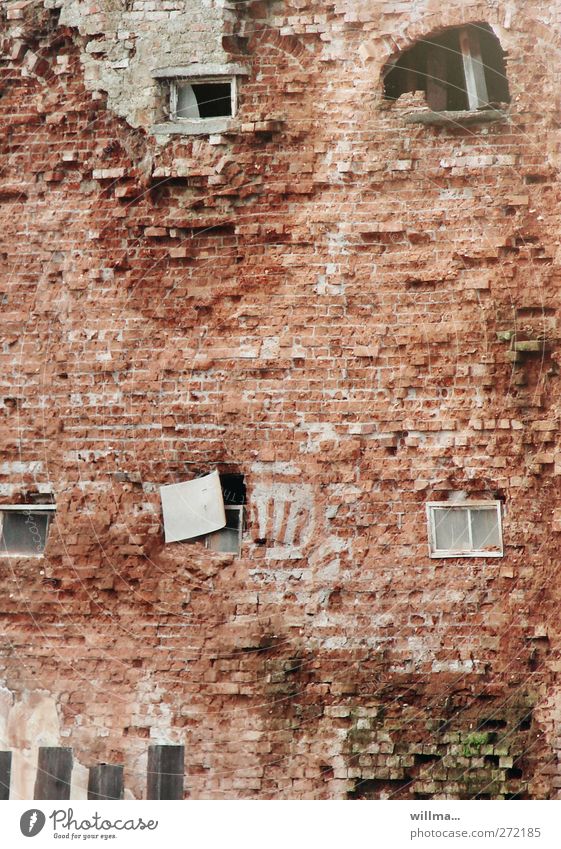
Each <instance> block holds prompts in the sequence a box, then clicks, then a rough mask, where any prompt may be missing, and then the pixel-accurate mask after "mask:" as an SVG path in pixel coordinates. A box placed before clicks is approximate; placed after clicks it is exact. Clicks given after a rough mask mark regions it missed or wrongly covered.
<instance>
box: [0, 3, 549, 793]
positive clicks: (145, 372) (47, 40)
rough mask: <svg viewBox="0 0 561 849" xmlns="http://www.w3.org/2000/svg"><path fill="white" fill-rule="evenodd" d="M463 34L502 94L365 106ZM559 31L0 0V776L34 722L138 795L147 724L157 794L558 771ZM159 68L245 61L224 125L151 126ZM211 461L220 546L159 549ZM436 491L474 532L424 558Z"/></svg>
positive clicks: (375, 785) (526, 12) (303, 789)
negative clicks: (180, 130)
mask: <svg viewBox="0 0 561 849" xmlns="http://www.w3.org/2000/svg"><path fill="white" fill-rule="evenodd" d="M189 22H190V24H191V25H189ZM469 23H475V24H488V25H490V27H491V28H492V30H493V32H494V33H495V34H496V35H497V37H498V38H499V40H500V42H501V45H502V48H503V49H504V51H505V55H506V69H507V75H508V82H509V88H510V94H511V102H510V104H508V107H505V108H501V110H500V111H501V112H502V117H501V118H500V120H493V121H490V122H488V123H482V122H480V123H477V122H476V123H468V122H466V123H465V124H463V123H461V121H460V122H455V123H444V124H437V125H432V124H428V125H427V124H424V123H415V116H416V115H417V116H418V115H419V114H420V113H421V112H424V111H426V104H425V103H424V101H423V98H422V96H420V94H419V92H417V93H416V94H405V95H403V96H402V97H400V98H399V99H398V100H396V101H390V100H387V99H384V86H383V73H384V68H386V67H387V66H388V63H390V62H391V61H392V59H394V58H395V57H396V56H398V55H399V52H400V51H402V50H405V49H407V48H408V47H410V46H411V45H412V44H413V43H414V42H415V41H416V40H418V39H423V38H430V36H431V34H436V33H439V32H442V31H444V30H446V28H449V27H459V26H461V25H464V24H469ZM560 38H561V10H560V9H559V8H556V7H555V6H554V5H553V4H552V5H551V7H550V8H547V9H546V10H545V11H544V7H543V3H539V2H537V0H525V2H524V3H522V2H516V0H508V2H507V1H506V0H505V2H503V0H498V2H467V0H451V2H450V3H447V4H444V5H443V4H441V3H433V2H430V0H426V2H420V0H419V2H414V3H400V2H382V0H379V2H378V0H376V2H368V3H367V2H358V0H335V2H322V3H319V2H317V3H314V2H307V0H286V2H284V0H277V2H267V0H262V1H261V2H260V1H259V0H255V2H251V0H248V2H246V3H241V4H240V3H236V4H232V5H231V6H229V5H228V4H221V3H215V2H209V3H208V4H207V3H204V2H203V0H200V2H195V0H151V2H141V0H135V2H129V0H111V2H110V0H100V2H98V3H96V4H94V3H88V2H83V3H80V2H65V1H64V2H61V0H55V2H53V0H47V2H45V3H44V4H43V3H42V2H39V0H31V2H27V3H25V2H13V3H12V2H8V3H5V4H3V6H2V65H1V81H0V94H1V97H0V144H1V147H2V172H1V177H0V196H1V199H2V207H1V215H2V235H3V239H2V243H3V244H2V248H1V250H2V252H1V253H0V268H1V275H0V292H1V298H2V301H1V302H2V320H1V325H2V351H1V358H2V366H3V368H2V377H1V386H2V391H1V401H2V404H1V410H2V431H1V432H2V440H1V445H0V452H1V456H0V497H1V500H2V503H4V504H14V503H19V502H21V503H24V502H29V501H31V500H33V499H41V498H43V499H48V498H50V497H52V499H53V500H54V502H55V503H56V521H55V523H54V524H53V525H52V527H51V530H50V533H49V538H48V543H47V548H46V550H45V554H44V556H43V557H41V558H33V557H32V558H29V557H25V558H17V557H3V558H0V583H1V589H2V592H1V594H0V604H1V616H2V634H3V636H2V642H1V656H0V661H1V662H0V680H1V682H2V687H3V689H2V690H1V691H0V696H1V698H2V701H1V703H0V704H1V706H2V710H1V711H0V716H1V717H2V724H1V725H0V727H1V728H3V734H2V741H1V747H2V748H11V749H13V750H14V753H15V757H16V759H17V764H16V766H17V768H16V769H15V772H14V781H15V791H16V794H19V795H20V796H25V795H26V794H28V793H29V775H30V769H31V767H30V765H31V764H34V758H35V753H36V748H35V747H36V745H37V744H38V743H42V744H53V745H56V744H60V743H63V744H64V745H70V746H72V747H73V748H74V751H75V753H76V755H77V757H78V760H79V762H80V763H81V764H82V765H83V766H86V765H88V764H90V763H94V762H97V761H99V760H103V761H108V762H113V763H124V764H125V772H126V774H127V776H128V786H130V787H131V789H132V793H133V794H134V795H135V796H136V797H140V796H141V795H142V792H143V784H142V782H143V780H144V779H143V776H144V774H145V752H146V745H147V743H148V742H149V741H153V742H162V743H165V742H169V743H179V742H181V743H185V747H186V785H187V795H188V796H189V797H190V798H201V797H212V798H265V797H277V798H360V797H374V798H380V797H382V798H386V797H391V798H472V797H480V798H481V797H484V798H512V797H515V798H544V797H545V798H551V797H554V796H555V795H556V793H557V787H559V786H561V767H559V766H558V760H557V756H558V753H559V751H560V750H561V744H560V743H559V742H558V730H559V721H560V713H561V689H560V687H559V685H558V679H557V675H558V673H559V671H560V670H561V658H560V648H561V643H560V637H561V632H560V628H559V624H558V616H557V610H558V605H559V598H558V594H557V579H556V572H557V568H558V562H557V561H558V549H559V533H560V532H561V518H560V513H559V511H560V509H561V505H558V501H557V499H558V497H559V493H560V483H559V481H560V478H559V474H560V472H561V464H560V463H559V462H556V456H557V453H556V452H557V448H558V444H559V435H558V424H559V416H560V413H561V393H560V390H559V385H560V384H559V379H560V378H559V366H558V345H559V338H558V337H559V332H558V315H559V309H560V308H561V303H560V301H561V288H560V286H559V282H560V275H561V256H560V254H559V249H558V245H557V242H558V233H559V230H560V223H561V222H560V210H561V206H560V197H559V164H560V159H561V152H560V151H561V149H560V144H561V136H560V131H559V114H560V107H561V101H560V96H559V91H560V86H559V83H560V76H561V70H560V64H559V48H560V44H559V42H560ZM188 62H201V63H202V62H215V63H227V62H238V63H239V62H241V63H244V64H245V65H247V66H248V67H249V69H250V71H249V74H248V75H247V76H246V77H245V78H244V79H243V82H242V84H241V86H240V92H239V108H238V112H237V114H236V115H235V116H234V118H233V119H232V122H231V124H232V125H231V127H230V128H229V129H228V130H227V131H226V132H225V133H221V134H211V135H205V134H201V135H193V136H184V135H181V134H176V135H171V136H163V135H157V134H156V135H154V134H153V132H151V127H152V126H153V125H154V124H155V123H156V122H157V121H158V120H160V118H159V116H158V114H157V113H158V110H160V111H161V109H162V103H163V101H162V93H161V90H160V89H159V83H158V82H157V81H154V79H153V77H152V76H151V75H150V72H151V71H152V70H153V68H154V67H156V66H158V65H165V64H170V65H171V64H173V63H175V64H181V63H183V64H185V63H188ZM503 106H504V104H503ZM411 121H413V123H411ZM521 342H526V343H528V342H531V343H533V344H531V345H526V346H524V345H521V344H520V343H521ZM215 468H217V469H218V470H219V471H222V472H229V473H238V474H243V475H244V477H245V482H246V486H247V501H248V503H247V513H248V516H247V528H246V531H245V534H244V540H243V547H242V552H241V556H239V557H238V556H235V555H228V554H218V553H215V552H211V551H208V550H207V549H205V548H204V547H203V546H202V545H201V544H200V543H195V544H181V543H176V544H173V545H167V546H166V545H164V540H163V534H162V527H161V507H160V499H159V491H158V490H159V486H160V485H163V484H169V483H174V482H177V481H182V480H188V479H191V478H194V477H196V476H197V475H200V474H203V473H205V472H209V471H211V470H212V469H215ZM460 493H463V494H465V495H466V496H467V497H468V498H477V499H496V500H500V501H501V503H502V505H503V508H502V509H503V539H504V556H503V557H502V558H482V557H474V558H446V559H431V558H430V557H429V550H428V541H427V526H426V516H425V505H426V503H427V502H429V501H445V500H447V499H448V498H455V497H458V494H460ZM81 776H82V777H83V775H82V773H80V771H79V770H78V771H77V772H76V777H75V788H74V794H75V795H76V796H78V797H79V796H82V797H83V796H84V792H85V791H84V784H83V780H81Z"/></svg>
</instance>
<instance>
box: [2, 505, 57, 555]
mask: <svg viewBox="0 0 561 849" xmlns="http://www.w3.org/2000/svg"><path fill="white" fill-rule="evenodd" d="M54 510H55V505H54V504H48V505H47V504H45V505H41V506H40V505H36V504H34V505H29V506H26V505H24V504H3V505H1V506H0V528H1V531H0V555H12V556H17V557H40V556H41V555H42V554H43V551H44V550H45V546H46V544H47V535H48V531H49V525H50V522H51V519H52V515H53V511H54Z"/></svg>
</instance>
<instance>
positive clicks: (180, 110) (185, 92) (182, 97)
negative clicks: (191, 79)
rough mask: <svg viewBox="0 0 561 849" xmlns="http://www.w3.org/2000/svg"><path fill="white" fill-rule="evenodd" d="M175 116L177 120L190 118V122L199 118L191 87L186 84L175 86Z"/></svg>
mask: <svg viewBox="0 0 561 849" xmlns="http://www.w3.org/2000/svg"><path fill="white" fill-rule="evenodd" d="M176 114H177V117H178V118H190V119H191V120H195V119H197V118H200V115H199V106H198V104H197V98H196V97H195V93H194V91H193V89H192V87H191V86H190V85H188V84H187V83H183V84H180V83H178V84H177V106H176Z"/></svg>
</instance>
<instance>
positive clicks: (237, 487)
mask: <svg viewBox="0 0 561 849" xmlns="http://www.w3.org/2000/svg"><path fill="white" fill-rule="evenodd" d="M220 486H221V488H222V498H223V500H224V513H225V514H226V525H225V527H223V528H221V529H220V530H219V531H215V532H214V533H212V534H208V535H207V537H206V546H207V548H209V549H210V550H211V551H220V552H222V553H224V554H226V553H229V554H239V553H240V550H241V545H242V533H243V529H244V508H243V505H244V504H245V497H246V489H245V481H244V476H243V475H234V474H222V475H220Z"/></svg>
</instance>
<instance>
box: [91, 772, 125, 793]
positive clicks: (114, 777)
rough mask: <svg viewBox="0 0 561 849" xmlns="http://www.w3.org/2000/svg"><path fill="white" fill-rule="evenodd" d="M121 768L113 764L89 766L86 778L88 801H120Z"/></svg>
mask: <svg viewBox="0 0 561 849" xmlns="http://www.w3.org/2000/svg"><path fill="white" fill-rule="evenodd" d="M123 792H124V788H123V767H122V766H118V765H115V764H97V766H91V767H90V772H89V777H88V799H122V798H123Z"/></svg>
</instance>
